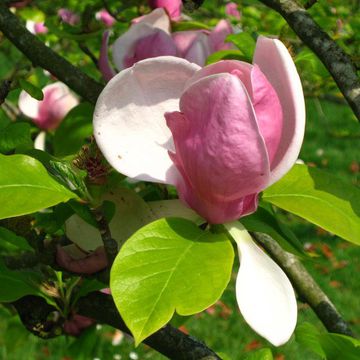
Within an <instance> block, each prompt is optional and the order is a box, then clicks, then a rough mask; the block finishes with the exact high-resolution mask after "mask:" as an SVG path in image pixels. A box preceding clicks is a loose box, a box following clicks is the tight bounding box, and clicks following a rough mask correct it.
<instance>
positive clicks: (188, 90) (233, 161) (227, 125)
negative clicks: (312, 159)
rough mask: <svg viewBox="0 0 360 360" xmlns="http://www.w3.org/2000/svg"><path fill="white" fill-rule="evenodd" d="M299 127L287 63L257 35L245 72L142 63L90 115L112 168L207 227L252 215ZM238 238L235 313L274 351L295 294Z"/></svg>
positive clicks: (288, 159)
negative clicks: (167, 193) (174, 193)
mask: <svg viewBox="0 0 360 360" xmlns="http://www.w3.org/2000/svg"><path fill="white" fill-rule="evenodd" d="M304 126H305V110H304V98H303V92H302V87H301V82H300V79H299V76H298V74H297V71H296V68H295V65H294V63H293V61H292V58H291V56H290V54H289V53H288V51H287V49H286V47H285V46H284V45H283V44H282V43H281V42H280V41H278V40H275V39H269V38H265V37H259V39H258V41H257V45H256V50H255V55H254V61H253V65H251V64H248V63H245V62H241V61H235V60H225V61H220V62H218V63H215V64H212V65H209V66H206V67H204V68H200V67H199V66H197V65H196V64H193V63H190V62H188V61H186V60H184V59H180V58H175V57H158V58H154V59H147V60H144V61H140V62H138V63H136V64H135V65H134V66H133V67H131V68H129V69H126V70H123V71H122V72H120V73H119V74H118V75H116V76H115V77H114V78H113V79H112V80H111V81H110V82H109V83H108V85H107V86H106V87H105V89H104V90H103V92H102V93H101V95H100V97H99V99H98V102H97V105H96V109H95V114H94V134H95V138H96V141H97V143H98V146H99V148H100V149H101V151H102V152H103V154H104V156H105V157H106V159H107V160H108V162H109V163H110V164H111V165H112V166H113V167H114V168H115V169H116V170H118V171H119V172H121V173H122V174H124V175H127V176H129V177H130V178H134V179H137V180H144V181H154V182H160V183H166V184H172V185H175V186H176V187H177V189H178V193H179V197H180V199H182V200H183V201H184V202H185V203H186V204H187V205H188V206H189V207H191V208H192V209H193V210H195V211H196V212H197V213H198V214H199V215H201V216H202V217H203V218H205V219H206V220H207V221H208V222H210V223H214V224H217V223H228V222H231V221H234V220H237V219H239V218H240V217H242V216H245V215H247V214H250V213H252V212H254V211H255V210H256V208H257V202H258V194H259V192H261V191H262V190H264V189H265V188H266V187H268V186H270V185H271V184H272V183H274V182H276V181H277V180H279V179H280V178H281V177H282V176H283V175H285V174H286V173H287V172H288V171H289V170H290V168H291V167H292V166H293V165H294V163H295V161H296V160H297V157H298V154H299V151H300V147H301V144H302V139H303V135H304ZM229 231H230V230H229ZM235 232H236V231H235ZM236 240H237V242H238V248H239V252H240V254H241V267H240V272H239V276H240V275H241V276H240V278H239V279H240V280H238V282H237V297H238V298H239V297H241V299H242V300H243V301H239V299H238V303H239V306H240V311H241V312H242V313H243V315H244V318H245V319H246V320H247V321H248V323H249V324H250V326H252V327H253V328H254V330H255V331H257V332H258V333H259V334H261V335H263V336H264V337H266V338H267V339H268V340H269V341H271V342H272V343H273V344H275V345H279V344H282V343H284V342H286V341H287V340H288V339H289V337H290V336H291V334H292V332H293V329H294V327H295V323H296V301H295V296H294V292H293V289H292V287H291V285H290V283H289V281H288V280H287V278H286V276H285V275H284V273H283V272H282V270H281V269H280V268H279V267H278V266H277V265H276V264H275V263H274V262H273V261H272V260H271V259H270V258H268V257H267V256H266V254H265V253H264V252H263V251H261V250H260V249H259V248H257V246H256V245H255V244H253V243H252V240H251V239H250V240H249V239H244V238H243V237H242V236H239V239H236ZM250 243H251V245H249V246H245V245H244V244H250ZM254 247H255V248H256V249H255V250H254ZM264 259H266V260H264ZM269 264H271V265H269ZM257 268H259V269H261V271H260V270H259V272H256V271H255V269H257ZM267 268H268V269H269V273H268V275H267V276H264V274H266V269H267ZM247 269H248V270H247ZM264 269H265V270H264ZM248 277H249V279H251V281H247V282H244V278H248ZM284 279H286V281H285V280H284ZM242 285H243V286H242ZM254 289H265V290H264V291H254ZM279 289H280V290H279ZM254 294H255V296H257V295H259V294H260V295H262V297H261V299H258V301H257V302H256V304H258V303H260V302H263V306H262V307H261V306H257V307H251V306H249V304H251V296H250V295H254ZM265 295H266V296H265ZM249 296H250V298H249ZM244 299H245V300H244ZM269 304H270V305H269ZM276 304H283V305H284V304H287V306H282V307H279V306H277V305H276ZM268 311H270V312H272V313H271V314H272V315H271V316H270V315H267V314H266V313H267V312H268ZM261 317H262V318H263V319H264V321H261V320H260V318H261ZM272 330H274V331H272Z"/></svg>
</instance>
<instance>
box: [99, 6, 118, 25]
mask: <svg viewBox="0 0 360 360" xmlns="http://www.w3.org/2000/svg"><path fill="white" fill-rule="evenodd" d="M95 17H96V19H97V20H99V21H101V22H102V23H103V24H104V25H105V26H106V27H112V26H113V25H114V23H115V22H116V19H115V18H114V17H112V16H111V15H110V14H109V12H108V11H107V10H105V9H102V10H100V11H99V12H97V13H96V14H95Z"/></svg>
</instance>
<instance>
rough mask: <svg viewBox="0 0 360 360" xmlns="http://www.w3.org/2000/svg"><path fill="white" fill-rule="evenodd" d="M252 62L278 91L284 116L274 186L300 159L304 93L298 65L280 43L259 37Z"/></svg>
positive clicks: (273, 164)
mask: <svg viewBox="0 0 360 360" xmlns="http://www.w3.org/2000/svg"><path fill="white" fill-rule="evenodd" d="M253 62H254V64H257V65H258V66H259V67H260V69H261V71H262V72H263V73H264V74H265V76H266V77H267V79H268V80H269V81H270V83H271V85H272V86H273V87H274V89H275V91H276V92H277V94H278V97H279V100H280V103H281V106H282V111H283V116H284V120H283V133H282V136H281V140H280V144H279V148H278V150H277V153H276V154H275V158H274V160H273V162H272V166H271V175H270V183H269V185H271V184H273V183H274V182H276V181H277V180H279V179H280V178H281V177H282V176H284V175H285V174H286V173H287V172H288V171H289V170H290V169H291V167H292V166H293V165H294V164H295V161H296V160H297V158H298V155H299V152H300V148H301V144H302V141H303V138H304V131H305V102H304V94H303V90H302V86H301V81H300V78H299V74H298V73H297V70H296V67H295V64H294V62H293V60H292V58H291V55H290V54H289V52H288V51H287V49H286V47H285V45H284V44H283V43H282V42H281V41H279V40H276V39H270V38H266V37H264V36H259V38H258V40H257V43H256V49H255V54H254V61H253Z"/></svg>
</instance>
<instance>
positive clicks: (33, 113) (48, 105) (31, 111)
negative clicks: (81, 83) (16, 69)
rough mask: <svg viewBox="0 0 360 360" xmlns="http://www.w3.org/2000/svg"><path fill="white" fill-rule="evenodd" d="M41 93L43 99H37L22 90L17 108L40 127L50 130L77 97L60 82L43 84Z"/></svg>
mask: <svg viewBox="0 0 360 360" xmlns="http://www.w3.org/2000/svg"><path fill="white" fill-rule="evenodd" d="M43 93H44V99H43V100H41V101H38V100H36V99H34V98H33V97H31V96H30V95H29V94H28V93H27V92H25V91H24V90H23V91H22V92H21V93H20V97H19V108H20V110H21V112H22V113H23V114H24V115H26V116H28V117H29V118H31V119H32V120H33V122H34V123H35V124H36V125H37V126H38V127H39V128H40V129H43V130H52V129H55V128H56V127H57V126H58V125H59V124H60V122H61V120H62V119H63V118H64V117H65V115H66V114H67V113H68V111H69V110H71V109H72V108H73V107H74V106H76V105H77V104H78V99H77V98H76V97H75V96H74V95H73V94H72V93H71V92H70V90H69V88H68V87H67V86H66V85H65V84H63V83H61V82H56V83H53V84H51V85H47V86H45V87H44V88H43Z"/></svg>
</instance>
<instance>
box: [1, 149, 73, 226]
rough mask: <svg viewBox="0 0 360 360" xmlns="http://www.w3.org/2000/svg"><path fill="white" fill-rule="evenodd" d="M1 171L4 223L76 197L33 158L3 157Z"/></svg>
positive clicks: (21, 156)
mask: <svg viewBox="0 0 360 360" xmlns="http://www.w3.org/2000/svg"><path fill="white" fill-rule="evenodd" d="M0 169H1V171H0V203H1V204H2V206H1V207H0V219H4V218H8V217H13V216H19V215H24V214H30V213H32V212H35V211H38V210H41V209H44V208H47V207H50V206H53V205H56V204H58V203H60V202H65V201H68V200H69V199H71V198H74V197H76V195H75V194H74V193H72V192H71V191H70V190H68V189H66V188H65V187H64V186H62V185H61V184H59V183H58V182H57V181H56V180H54V179H53V178H52V177H51V176H50V175H49V174H48V173H47V171H46V170H45V168H44V167H43V165H42V164H41V163H40V162H39V161H37V160H35V159H34V158H32V157H29V156H26V155H9V156H5V155H0Z"/></svg>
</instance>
